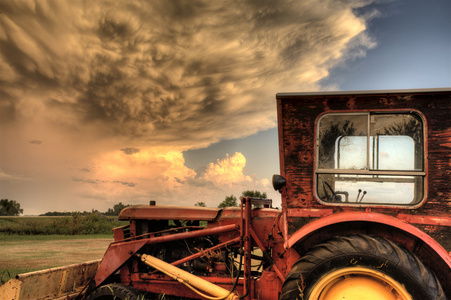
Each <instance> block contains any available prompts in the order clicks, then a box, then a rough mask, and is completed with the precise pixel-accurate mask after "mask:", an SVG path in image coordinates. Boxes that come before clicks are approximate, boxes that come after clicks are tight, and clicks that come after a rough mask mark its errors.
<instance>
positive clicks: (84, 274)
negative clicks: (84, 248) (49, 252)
mask: <svg viewBox="0 0 451 300" xmlns="http://www.w3.org/2000/svg"><path fill="white" fill-rule="evenodd" d="M99 263H100V260H95V261H90V262H86V263H81V264H74V265H69V266H64V267H57V268H52V269H46V270H42V271H36V272H30V273H24V274H19V275H17V276H16V278H15V279H10V280H8V281H7V282H6V283H5V284H3V285H2V286H0V300H28V299H30V300H31V299H35V300H38V299H66V297H67V296H68V295H71V296H72V295H76V294H78V293H79V292H80V291H81V290H82V289H83V287H84V286H85V285H86V284H88V282H89V280H91V278H93V277H94V275H95V273H96V271H97V268H98V267H99Z"/></svg>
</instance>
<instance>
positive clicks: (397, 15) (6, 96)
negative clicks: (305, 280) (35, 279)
mask: <svg viewBox="0 0 451 300" xmlns="http://www.w3.org/2000/svg"><path fill="white" fill-rule="evenodd" d="M0 11H1V14H0V126H1V127H0V128H1V132H0V139H1V140H0V142H1V143H0V197H1V198H2V199H4V198H8V199H13V200H16V201H18V202H19V203H21V205H22V208H23V209H24V213H25V214H39V213H44V212H46V211H54V210H57V211H74V210H91V209H98V210H100V211H105V210H107V209H108V208H109V207H112V206H113V205H114V204H115V203H118V202H123V203H126V204H143V203H148V201H149V200H156V201H157V203H158V204H170V205H193V204H195V203H196V202H198V201H202V202H206V203H207V205H208V206H217V205H218V204H219V203H220V202H221V201H222V200H223V199H224V197H225V196H226V195H230V194H234V195H236V196H238V195H240V194H241V192H242V191H244V190H248V189H251V190H260V191H262V192H267V193H268V196H269V197H271V198H273V199H274V200H275V201H276V205H277V206H278V204H277V201H278V199H279V196H278V194H277V193H276V192H274V191H273V190H272V187H271V185H270V180H271V176H272V174H274V173H278V172H279V161H278V160H279V158H278V145H277V143H278V140H277V130H276V128H275V127H276V124H277V123H276V106H275V95H276V93H278V92H303V91H319V90H376V89H409V88H435V87H450V86H451V21H450V20H451V2H450V1H448V0H432V1H419V0H376V1H370V0H356V1H342V0H320V1H306V0H305V1H304V0H298V1H277V2H274V1H258V2H254V1H239V2H230V1H225V0H224V1H219V0H218V1H214V2H211V1H202V0H199V1H150V2H149V1H142V0H133V1H117V2H109V1H102V0H99V1H95V2H82V1H80V2H76V1H50V0H48V1H33V0H18V1H9V2H2V3H1V4H0Z"/></svg>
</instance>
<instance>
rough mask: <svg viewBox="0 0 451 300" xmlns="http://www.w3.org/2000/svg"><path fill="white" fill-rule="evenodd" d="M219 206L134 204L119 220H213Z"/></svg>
mask: <svg viewBox="0 0 451 300" xmlns="http://www.w3.org/2000/svg"><path fill="white" fill-rule="evenodd" d="M219 211H220V209H219V208H209V207H189V206H175V205H174V206H173V205H132V206H128V207H126V208H124V209H123V210H122V211H121V213H120V214H119V217H118V218H119V220H199V221H213V220H214V219H215V218H216V216H217V215H218V212H219Z"/></svg>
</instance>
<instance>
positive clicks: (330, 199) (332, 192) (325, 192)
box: [323, 181, 341, 202]
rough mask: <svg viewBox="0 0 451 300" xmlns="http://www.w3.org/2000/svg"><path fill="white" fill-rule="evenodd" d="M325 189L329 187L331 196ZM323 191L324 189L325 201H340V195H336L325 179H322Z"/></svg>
mask: <svg viewBox="0 0 451 300" xmlns="http://www.w3.org/2000/svg"><path fill="white" fill-rule="evenodd" d="M327 189H329V191H330V192H331V194H332V196H330V195H329V193H328V192H327ZM323 191H324V194H325V195H326V199H327V201H329V202H334V201H339V202H341V197H340V196H337V194H336V193H335V191H334V190H333V188H332V187H331V186H330V185H329V184H328V183H327V181H323Z"/></svg>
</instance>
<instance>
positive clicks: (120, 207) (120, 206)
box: [113, 202, 128, 216]
mask: <svg viewBox="0 0 451 300" xmlns="http://www.w3.org/2000/svg"><path fill="white" fill-rule="evenodd" d="M127 206H128V205H125V204H122V202H119V203H118V204H115V205H114V206H113V212H114V215H115V216H119V213H120V212H121V210H123V209H124V208H126V207H127Z"/></svg>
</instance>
